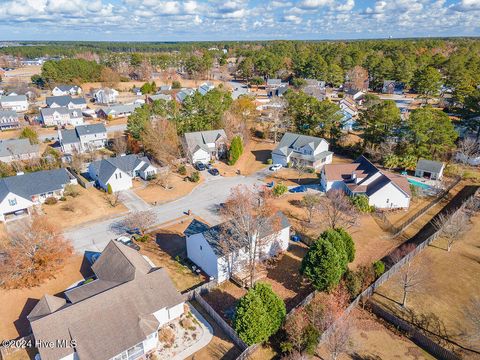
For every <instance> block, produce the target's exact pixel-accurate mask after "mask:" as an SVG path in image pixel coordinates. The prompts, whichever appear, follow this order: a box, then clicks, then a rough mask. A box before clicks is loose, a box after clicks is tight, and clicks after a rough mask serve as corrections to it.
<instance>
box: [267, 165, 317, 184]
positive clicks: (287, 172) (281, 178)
mask: <svg viewBox="0 0 480 360" xmlns="http://www.w3.org/2000/svg"><path fill="white" fill-rule="evenodd" d="M270 181H274V182H275V184H278V183H283V184H285V185H287V186H295V185H306V184H318V183H319V182H320V179H319V177H318V175H317V174H310V173H303V174H300V175H299V174H298V172H297V171H296V170H295V169H292V168H282V169H280V170H278V171H276V172H272V173H271V175H269V176H267V177H266V178H265V182H270Z"/></svg>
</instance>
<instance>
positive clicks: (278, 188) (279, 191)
mask: <svg viewBox="0 0 480 360" xmlns="http://www.w3.org/2000/svg"><path fill="white" fill-rule="evenodd" d="M287 191H288V187H287V185H285V184H282V183H280V184H277V185H275V186H274V187H273V195H274V196H277V197H278V196H282V195H283V194H285V193H286V192H287Z"/></svg>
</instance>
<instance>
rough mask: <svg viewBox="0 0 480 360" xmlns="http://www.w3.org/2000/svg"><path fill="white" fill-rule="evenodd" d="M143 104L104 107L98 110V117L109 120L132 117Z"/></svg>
mask: <svg viewBox="0 0 480 360" xmlns="http://www.w3.org/2000/svg"><path fill="white" fill-rule="evenodd" d="M141 106H142V105H141V104H125V105H123V104H119V105H112V106H108V107H104V108H101V109H98V110H97V117H100V118H103V119H108V118H114V119H115V118H119V117H127V116H129V115H132V113H133V112H134V111H135V109H136V108H138V107H141Z"/></svg>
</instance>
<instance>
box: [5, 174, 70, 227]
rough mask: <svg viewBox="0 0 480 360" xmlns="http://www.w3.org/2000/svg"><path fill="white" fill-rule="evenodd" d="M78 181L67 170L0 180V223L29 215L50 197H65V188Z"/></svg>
mask: <svg viewBox="0 0 480 360" xmlns="http://www.w3.org/2000/svg"><path fill="white" fill-rule="evenodd" d="M76 183H77V180H76V179H75V178H74V177H73V175H71V174H70V173H69V172H68V171H67V170H65V169H54V170H44V171H37V172H33V173H27V174H23V173H19V174H18V175H16V176H10V177H6V178H3V179H0V221H5V220H7V219H9V218H14V217H15V216H18V215H23V214H28V213H29V211H30V209H31V208H32V207H33V206H34V205H39V204H42V203H43V202H45V200H46V199H47V198H49V197H55V198H57V199H58V198H60V197H62V196H63V192H64V190H65V186H66V185H68V184H76Z"/></svg>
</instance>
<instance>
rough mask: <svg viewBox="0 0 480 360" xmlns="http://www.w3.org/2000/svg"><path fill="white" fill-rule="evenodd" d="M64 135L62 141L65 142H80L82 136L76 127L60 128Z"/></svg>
mask: <svg viewBox="0 0 480 360" xmlns="http://www.w3.org/2000/svg"><path fill="white" fill-rule="evenodd" d="M60 134H61V137H62V143H64V144H74V143H78V142H80V138H79V137H78V136H77V132H76V131H75V129H71V130H70V129H66V130H60Z"/></svg>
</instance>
